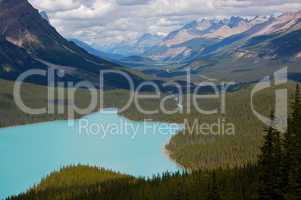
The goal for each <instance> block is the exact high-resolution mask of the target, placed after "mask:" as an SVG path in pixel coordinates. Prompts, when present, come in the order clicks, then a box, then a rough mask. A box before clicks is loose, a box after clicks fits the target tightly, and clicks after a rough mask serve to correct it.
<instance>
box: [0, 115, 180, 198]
mask: <svg viewBox="0 0 301 200" xmlns="http://www.w3.org/2000/svg"><path fill="white" fill-rule="evenodd" d="M71 122H73V125H72V123H71ZM182 128H183V127H182V126H181V125H175V124H164V123H157V122H151V121H147V122H133V121H130V120H127V119H125V118H123V117H121V116H119V115H118V114H117V112H116V110H114V109H109V110H105V111H101V112H98V113H94V114H91V115H89V116H86V117H84V118H83V119H81V120H76V121H69V122H68V121H54V122H47V123H40V124H33V125H26V126H18V127H12V128H4V129H0V199H4V198H6V197H8V196H11V195H16V194H19V193H21V192H25V191H26V190H27V189H29V188H30V187H32V186H33V185H34V184H38V183H39V182H40V180H41V179H42V178H43V177H45V176H47V175H48V174H49V173H50V172H53V171H54V170H58V169H60V168H61V167H63V166H66V165H72V164H85V165H92V166H99V167H104V168H107V169H112V170H114V171H118V172H122V173H126V174H130V175H134V176H146V177H148V176H152V175H153V174H158V173H162V172H165V171H170V172H173V171H177V170H179V168H178V166H177V165H176V164H175V163H174V162H172V161H171V160H170V159H169V158H168V157H167V156H166V155H165V154H164V145H165V144H166V143H167V142H168V140H169V139H170V137H171V136H172V135H173V134H175V133H176V132H178V131H179V130H180V129H182Z"/></svg>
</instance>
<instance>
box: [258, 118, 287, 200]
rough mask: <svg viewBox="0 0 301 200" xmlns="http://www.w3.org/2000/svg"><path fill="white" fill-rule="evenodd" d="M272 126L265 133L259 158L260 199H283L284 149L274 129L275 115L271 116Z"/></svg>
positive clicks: (278, 134)
mask: <svg viewBox="0 0 301 200" xmlns="http://www.w3.org/2000/svg"><path fill="white" fill-rule="evenodd" d="M271 119H272V121H273V122H272V124H271V125H270V127H269V128H268V129H267V130H266V131H265V132H266V134H265V136H264V144H263V146H262V148H261V155H260V157H259V199H260V200H271V199H279V200H282V199H283V193H282V188H281V186H282V184H281V183H282V179H281V172H282V168H281V161H282V147H281V139H280V137H281V136H280V133H279V132H278V131H277V130H275V129H274V128H273V123H274V115H273V114H272V115H271Z"/></svg>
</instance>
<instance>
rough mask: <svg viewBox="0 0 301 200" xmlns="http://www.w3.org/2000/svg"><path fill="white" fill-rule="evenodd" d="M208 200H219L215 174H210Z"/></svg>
mask: <svg viewBox="0 0 301 200" xmlns="http://www.w3.org/2000/svg"><path fill="white" fill-rule="evenodd" d="M208 200H221V197H220V194H219V189H218V185H217V180H216V173H215V172H213V173H212V180H211V184H210V183H209V193H208Z"/></svg>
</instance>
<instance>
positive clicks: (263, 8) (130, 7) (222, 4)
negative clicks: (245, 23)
mask: <svg viewBox="0 0 301 200" xmlns="http://www.w3.org/2000/svg"><path fill="white" fill-rule="evenodd" d="M29 1H30V2H31V3H32V4H33V5H34V6H35V7H36V8H38V9H40V10H46V11H47V12H48V14H49V17H50V21H51V23H52V24H53V25H54V26H55V27H56V28H57V29H58V30H59V31H60V32H61V33H62V34H63V35H64V36H65V37H69V38H71V37H76V38H79V39H82V40H84V41H87V42H89V43H93V44H95V45H96V46H104V45H107V44H111V43H114V42H121V41H129V40H133V39H135V38H136V37H138V36H140V35H141V34H143V33H145V32H150V33H160V34H166V33H168V32H170V31H172V30H174V29H176V28H178V27H180V26H182V25H183V24H184V23H187V22H188V21H191V20H194V19H199V18H201V17H210V16H230V15H243V16H252V15H268V14H272V13H275V12H278V13H279V12H287V11H295V10H297V9H298V8H301V1H300V0H29Z"/></svg>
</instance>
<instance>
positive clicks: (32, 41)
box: [0, 0, 114, 71]
mask: <svg viewBox="0 0 301 200" xmlns="http://www.w3.org/2000/svg"><path fill="white" fill-rule="evenodd" d="M0 33H2V35H4V36H5V38H6V39H7V40H8V41H10V42H11V43H13V44H15V45H16V46H19V47H22V48H24V49H26V51H27V52H28V53H29V54H31V55H32V56H34V57H38V58H40V59H43V60H46V61H48V62H51V63H54V64H60V65H72V66H74V67H76V68H83V67H85V69H88V70H91V71H97V70H98V69H106V68H110V67H112V66H114V65H113V64H112V63H110V62H107V61H104V60H101V59H99V58H96V57H95V56H92V55H90V54H88V53H87V52H86V51H84V50H83V49H81V48H79V47H78V46H76V45H75V44H74V43H72V42H69V41H67V40H65V39H64V38H63V37H62V36H61V35H60V34H59V33H58V32H57V31H56V30H55V29H54V28H53V27H52V26H50V24H49V23H48V22H47V20H45V19H44V18H42V17H41V15H40V13H39V12H38V10H36V9H34V8H33V7H32V6H31V5H30V4H29V3H28V1H27V0H2V1H1V2H0Z"/></svg>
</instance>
